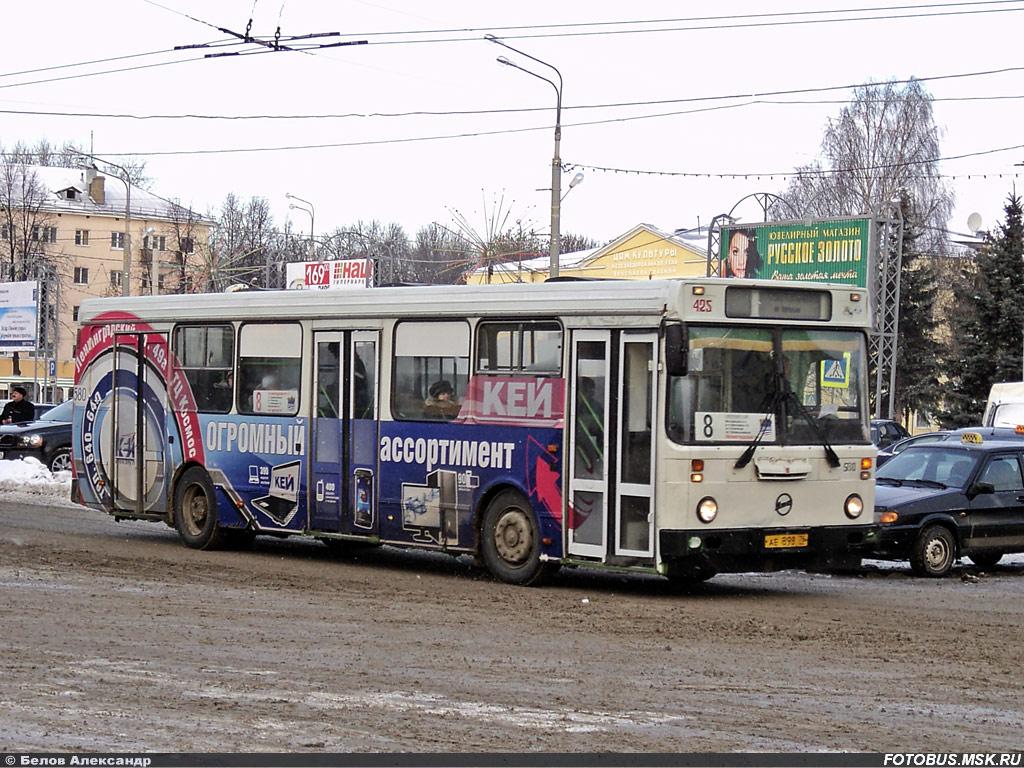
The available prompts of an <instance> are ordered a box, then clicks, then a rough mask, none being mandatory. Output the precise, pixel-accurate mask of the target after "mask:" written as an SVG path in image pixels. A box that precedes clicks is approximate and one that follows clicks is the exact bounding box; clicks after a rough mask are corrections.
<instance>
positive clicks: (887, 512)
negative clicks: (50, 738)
mask: <svg viewBox="0 0 1024 768" xmlns="http://www.w3.org/2000/svg"><path fill="white" fill-rule="evenodd" d="M875 522H876V523H877V524H878V526H879V529H878V534H877V537H876V542H875V544H874V553H873V555H869V557H871V556H873V557H877V558H879V559H882V560H907V559H909V560H910V566H911V568H912V570H913V571H914V573H916V574H918V575H920V576H932V577H938V576H945V575H946V574H947V573H949V571H950V570H951V569H952V567H953V564H954V562H956V560H957V558H959V557H961V556H963V555H966V556H967V557H969V558H970V559H971V560H972V561H973V562H974V563H975V565H979V566H981V567H982V568H990V567H992V566H994V565H995V564H996V563H998V562H999V560H1000V558H1002V556H1003V555H1005V554H1009V553H1012V552H1024V441H1020V440H992V441H986V440H984V438H983V437H982V436H981V434H979V433H976V432H973V433H972V432H967V433H964V434H963V435H961V439H960V440H959V441H953V440H947V441H943V442H938V443H929V444H926V445H918V446H912V447H910V448H907V449H906V450H905V451H903V452H902V453H900V454H899V455H898V456H896V457H894V458H893V459H892V460H891V461H889V462H888V463H887V464H886V465H885V466H883V467H882V468H881V469H879V470H878V474H877V476H876V491H875Z"/></svg>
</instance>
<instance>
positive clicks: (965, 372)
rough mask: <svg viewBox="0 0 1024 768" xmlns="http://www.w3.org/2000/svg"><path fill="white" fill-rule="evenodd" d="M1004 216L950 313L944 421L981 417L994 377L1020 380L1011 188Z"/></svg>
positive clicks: (1018, 233) (1018, 238)
mask: <svg viewBox="0 0 1024 768" xmlns="http://www.w3.org/2000/svg"><path fill="white" fill-rule="evenodd" d="M1003 211H1004V213H1005V214H1006V221H1005V222H1004V223H1003V224H1000V225H999V230H998V233H997V234H996V235H995V236H994V237H993V236H991V235H990V236H989V237H988V238H987V240H986V242H985V244H984V246H983V247H982V248H981V250H980V251H979V253H978V257H977V259H976V263H975V264H974V269H973V274H969V275H968V279H969V280H970V282H969V283H968V284H969V285H970V286H971V287H972V290H969V291H967V292H966V293H967V294H968V297H967V298H966V300H964V301H961V302H959V303H958V306H957V307H956V311H955V312H954V314H953V319H952V327H953V351H954V355H953V357H952V360H953V364H952V365H951V371H950V382H949V388H948V390H947V393H946V407H945V409H944V411H943V413H942V420H943V422H944V423H945V424H949V425H953V426H964V425H967V424H977V423H979V422H980V420H981V416H982V411H983V410H984V406H985V400H986V399H987V398H988V391H989V388H990V387H991V386H992V384H993V383H995V382H1000V381H1020V380H1021V378H1022V375H1021V374H1022V355H1024V349H1022V347H1024V328H1022V324H1024V211H1022V208H1021V200H1020V197H1018V196H1017V195H1016V194H1011V195H1010V197H1009V198H1008V200H1007V203H1006V206H1005V207H1004V209H1003Z"/></svg>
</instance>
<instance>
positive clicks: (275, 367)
mask: <svg viewBox="0 0 1024 768" xmlns="http://www.w3.org/2000/svg"><path fill="white" fill-rule="evenodd" d="M301 378H302V327H301V326H300V325H299V324H298V323H276V324H273V323H247V324H245V325H243V326H242V330H241V332H240V334H239V337H238V401H237V406H238V412H239V413H253V414H265V415H273V416H294V415H296V414H297V413H298V412H299V383H300V381H301Z"/></svg>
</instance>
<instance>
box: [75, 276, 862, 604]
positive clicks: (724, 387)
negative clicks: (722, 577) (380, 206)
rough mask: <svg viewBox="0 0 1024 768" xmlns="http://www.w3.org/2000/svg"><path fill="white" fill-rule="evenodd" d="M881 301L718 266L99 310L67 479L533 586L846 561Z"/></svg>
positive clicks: (219, 538) (163, 505)
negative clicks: (553, 576)
mask: <svg viewBox="0 0 1024 768" xmlns="http://www.w3.org/2000/svg"><path fill="white" fill-rule="evenodd" d="M866 299H867V297H866V295H864V293H863V292H862V291H860V290H856V289H853V290H851V289H850V288H848V287H839V286H829V285H823V284H809V283H808V284H798V283H777V282H775V283H771V282H757V281H746V280H731V281H730V280H717V279H710V278H708V279H687V280H666V281H647V282H627V281H622V282H598V281H566V282H550V283H546V284H539V285H512V286H454V287H453V286H443V287H440V286H434V287H398V288H375V289H364V290H349V291H330V290H328V291H308V290H307V291H281V292H277V291H275V292H239V293H227V294H211V295H178V296H158V297H137V298H120V297H118V298H103V299H93V300H88V301H86V302H83V304H82V305H81V308H80V310H79V322H80V328H79V334H78V340H77V347H76V386H75V406H74V445H73V452H74V471H75V478H74V486H73V493H74V496H75V498H76V500H78V501H80V502H81V503H83V504H86V505H89V506H92V507H95V508H98V509H103V510H106V511H108V512H109V513H110V514H111V515H113V516H115V517H116V518H117V519H138V520H153V521H159V522H164V523H166V524H167V525H169V526H173V527H174V528H175V529H177V531H178V533H179V535H180V537H181V539H182V540H183V541H184V543H185V544H187V545H188V546H190V547H195V548H199V549H207V548H213V547H216V546H218V545H222V544H224V543H231V542H239V541H246V540H251V538H252V537H253V536H255V535H259V534H272V535H276V536H281V535H288V534H304V535H307V536H314V537H317V538H319V539H321V540H323V541H324V543H326V544H328V545H330V546H332V547H344V546H347V545H350V544H351V543H353V542H362V543H370V544H383V545H392V546H399V547H419V548H425V549H433V550H440V551H444V552H448V553H451V554H453V555H463V554H469V555H475V556H478V557H479V558H480V560H481V561H482V562H483V563H484V564H485V565H486V567H487V568H488V569H489V570H490V571H491V572H492V573H493V574H494V575H495V576H496V577H497V578H499V579H502V580H504V581H508V582H513V583H520V584H529V583H534V582H536V581H538V580H539V579H541V577H543V576H544V575H545V574H547V573H549V572H551V571H552V570H554V569H555V568H557V567H558V566H559V565H574V566H579V565H586V566H593V567H606V568H607V567H611V568H624V569H634V570H638V571H646V572H651V573H655V572H656V573H660V574H662V575H664V576H667V577H669V578H672V579H678V580H697V579H705V578H708V577H710V576H712V575H714V574H715V573H717V572H737V571H767V570H777V569H780V568H790V567H805V566H806V567H817V566H821V567H827V566H828V565H829V564H835V565H839V566H849V565H851V564H853V563H854V562H859V558H860V548H861V547H863V546H864V545H865V542H866V540H867V539H868V538H869V536H870V532H871V531H872V514H871V510H872V509H873V497H874V479H873V459H874V455H875V451H874V448H873V447H872V445H871V444H870V442H869V439H868V402H867V352H866V349H867V336H866V333H867V330H868V328H869V327H870V318H869V314H870V310H869V307H868V304H869V302H868V301H867V300H866Z"/></svg>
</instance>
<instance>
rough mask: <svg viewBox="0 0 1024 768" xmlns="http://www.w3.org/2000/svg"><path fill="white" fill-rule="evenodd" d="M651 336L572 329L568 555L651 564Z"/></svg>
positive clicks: (653, 389) (653, 413) (653, 386)
mask: <svg viewBox="0 0 1024 768" xmlns="http://www.w3.org/2000/svg"><path fill="white" fill-rule="evenodd" d="M656 350H657V335H656V334H653V333H643V334H640V333H626V332H612V331H592V330H585V331H576V332H575V333H574V335H573V346H572V369H571V370H572V376H571V378H572V400H571V402H572V422H571V425H570V435H569V451H570V457H571V458H570V460H569V461H568V462H567V464H568V467H569V498H568V505H567V506H568V509H567V515H566V520H567V521H568V522H567V526H566V528H567V542H566V545H567V552H568V553H569V554H570V555H581V556H584V557H593V558H599V559H601V560H602V561H607V560H609V559H610V558H611V557H619V558H630V559H632V560H633V561H634V562H635V559H637V558H639V559H653V556H654V535H653V532H654V507H653V502H654V476H653V469H654V463H653V460H654V437H655V430H654V425H655V424H656V423H657V422H656V399H655V392H656V370H657V357H656Z"/></svg>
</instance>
